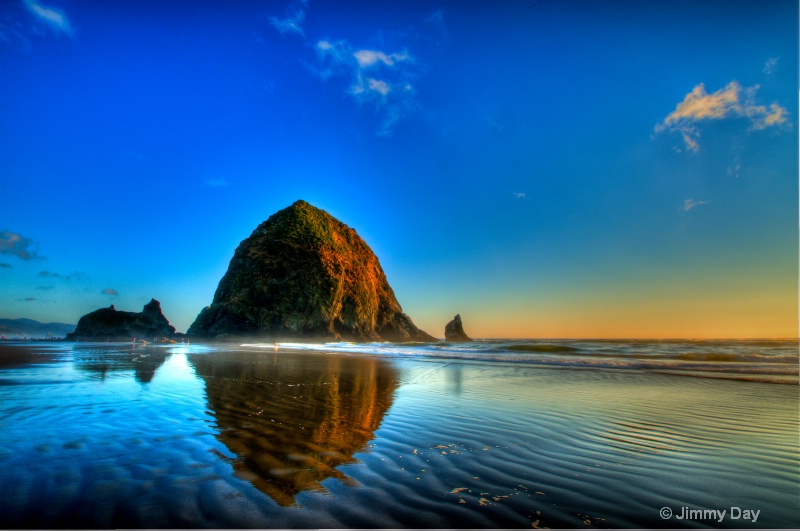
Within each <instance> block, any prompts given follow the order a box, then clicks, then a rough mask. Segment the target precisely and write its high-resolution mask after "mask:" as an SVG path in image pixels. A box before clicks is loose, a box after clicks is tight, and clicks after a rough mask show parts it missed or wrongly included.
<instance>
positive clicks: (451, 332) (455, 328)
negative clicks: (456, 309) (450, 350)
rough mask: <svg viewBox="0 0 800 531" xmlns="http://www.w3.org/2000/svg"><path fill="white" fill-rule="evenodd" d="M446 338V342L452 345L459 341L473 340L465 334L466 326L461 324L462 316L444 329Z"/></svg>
mask: <svg viewBox="0 0 800 531" xmlns="http://www.w3.org/2000/svg"><path fill="white" fill-rule="evenodd" d="M444 338H445V341H449V342H451V343H453V342H457V341H472V339H471V338H470V337H469V336H467V334H466V332H464V326H463V325H462V324H461V316H460V315H458V314H457V315H456V316H455V317H453V320H452V321H450V322H449V323H447V325H446V326H445V327H444Z"/></svg>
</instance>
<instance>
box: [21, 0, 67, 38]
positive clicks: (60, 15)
mask: <svg viewBox="0 0 800 531" xmlns="http://www.w3.org/2000/svg"><path fill="white" fill-rule="evenodd" d="M24 3H25V7H26V8H28V11H30V13H31V14H33V15H34V16H35V17H36V18H37V19H38V20H40V21H41V22H44V23H45V24H47V25H48V26H50V27H51V28H53V29H54V30H56V31H61V32H63V33H65V34H67V35H70V36H71V35H72V25H71V24H70V23H69V19H68V18H67V16H66V15H65V14H64V12H63V11H61V10H60V9H57V8H54V7H49V6H45V5H43V4H41V3H40V2H39V1H38V0H24Z"/></svg>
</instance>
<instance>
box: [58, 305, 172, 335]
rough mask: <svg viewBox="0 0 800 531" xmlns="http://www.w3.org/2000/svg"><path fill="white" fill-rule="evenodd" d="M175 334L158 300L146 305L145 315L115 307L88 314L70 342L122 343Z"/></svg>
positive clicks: (79, 323) (82, 319)
mask: <svg viewBox="0 0 800 531" xmlns="http://www.w3.org/2000/svg"><path fill="white" fill-rule="evenodd" d="M174 334H175V327H174V326H172V325H170V324H169V321H168V320H167V318H166V317H164V314H163V313H161V303H160V302H158V301H157V300H155V299H151V300H150V302H148V303H147V304H145V305H144V308H143V309H142V311H141V312H139V313H136V312H121V311H118V310H117V309H116V308H114V305H113V304H112V305H111V306H110V307H108V308H101V309H99V310H95V311H93V312H92V313H87V314H86V315H84V316H83V317H81V318H80V320H79V321H78V326H77V327H76V328H75V331H74V332H72V333H71V334H67V340H68V341H76V340H78V339H101V340H105V339H118V340H124V341H130V340H131V339H132V338H134V337H143V338H152V337H169V336H172V335H174Z"/></svg>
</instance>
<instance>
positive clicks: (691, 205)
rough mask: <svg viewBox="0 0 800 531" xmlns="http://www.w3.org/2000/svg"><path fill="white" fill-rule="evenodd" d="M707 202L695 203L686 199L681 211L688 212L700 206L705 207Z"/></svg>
mask: <svg viewBox="0 0 800 531" xmlns="http://www.w3.org/2000/svg"><path fill="white" fill-rule="evenodd" d="M707 204H708V201H695V200H694V199H687V200H686V201H684V202H683V211H684V212H688V211H689V210H691V209H693V208H695V207H699V206H700V205H707Z"/></svg>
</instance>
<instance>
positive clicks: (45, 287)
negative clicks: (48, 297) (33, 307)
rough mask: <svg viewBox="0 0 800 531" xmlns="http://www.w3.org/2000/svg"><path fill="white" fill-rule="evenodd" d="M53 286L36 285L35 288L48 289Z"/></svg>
mask: <svg viewBox="0 0 800 531" xmlns="http://www.w3.org/2000/svg"><path fill="white" fill-rule="evenodd" d="M54 287H55V286H37V287H36V289H39V290H48V289H53V288H54Z"/></svg>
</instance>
